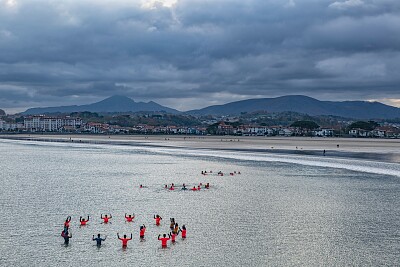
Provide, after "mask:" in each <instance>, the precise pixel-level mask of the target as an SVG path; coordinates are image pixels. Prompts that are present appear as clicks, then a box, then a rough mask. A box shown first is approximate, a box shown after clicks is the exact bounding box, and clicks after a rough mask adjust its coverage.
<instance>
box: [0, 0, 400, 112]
mask: <svg viewBox="0 0 400 267" xmlns="http://www.w3.org/2000/svg"><path fill="white" fill-rule="evenodd" d="M174 2H175V4H172V3H174ZM399 36H400V2H399V1H397V0H338V1H328V0H327V1H320V0H287V1H286V0H285V1H284V0H262V1H261V0H248V1H237V0H231V1H207V0H186V1H184V0H181V1H173V0H169V1H167V0H165V1H159V2H156V1H116V2H115V3H113V4H110V3H108V1H81V2H77V1H50V0H48V1H44V0H41V1H18V0H0V107H5V108H20V109H23V108H26V107H31V106H46V105H55V104H83V103H88V102H92V101H96V100H100V99H102V98H105V97H108V96H110V95H114V94H120V95H127V96H130V97H132V98H133V99H135V100H145V101H148V100H154V101H157V102H159V103H161V104H165V105H169V106H171V107H174V108H178V109H183V110H185V109H190V108H198V107H203V106H207V105H210V104H220V103H225V102H228V101H235V100H240V99H245V98H252V97H273V96H279V95H286V94H306V95H309V96H312V97H316V98H320V99H324V100H325V99H327V100H346V99H383V98H385V99H396V98H397V99H399V98H400V90H399V87H398V86H399V84H400V78H399V75H398V73H400V63H399V62H400V38H399Z"/></svg>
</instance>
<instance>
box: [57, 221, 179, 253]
mask: <svg viewBox="0 0 400 267" xmlns="http://www.w3.org/2000/svg"><path fill="white" fill-rule="evenodd" d="M124 217H125V220H126V221H127V222H132V221H133V219H134V218H135V214H134V213H133V214H126V213H125V216H124ZM100 218H101V219H102V220H103V223H109V222H110V221H109V220H110V219H111V218H112V215H111V214H110V215H107V214H105V215H104V216H103V214H101V215H100ZM153 218H154V220H155V225H156V226H160V225H161V220H162V217H161V216H160V215H158V214H157V215H154V216H153ZM71 219H72V218H71V216H68V217H67V219H66V220H65V222H64V229H63V231H62V232H61V237H63V238H64V244H65V245H68V244H69V240H70V239H71V238H72V234H71V233H70V232H69V229H70V224H71ZM89 220H90V218H89V215H88V217H87V219H85V218H84V217H82V216H81V217H79V223H80V226H81V227H82V226H85V225H87V223H88V222H89ZM110 223H111V222H110ZM170 230H171V231H170V232H169V233H168V234H163V235H161V234H159V235H158V238H157V239H158V240H160V241H161V247H162V248H166V247H167V242H168V241H169V240H171V242H172V243H175V242H176V237H177V236H178V235H179V234H181V237H182V239H185V238H186V226H185V225H182V228H180V227H179V225H178V223H176V222H175V218H170ZM145 232H146V226H145V225H144V224H143V225H141V226H140V228H139V238H140V239H141V240H143V239H144V237H145ZM117 238H118V239H119V240H121V242H122V247H127V246H128V241H129V240H132V238H133V235H132V233H131V235H130V237H127V235H123V237H120V235H119V233H117ZM106 239H107V236H104V238H102V237H101V235H100V234H97V237H95V236H94V235H93V237H92V241H96V245H97V246H98V247H100V246H101V243H102V242H103V241H106Z"/></svg>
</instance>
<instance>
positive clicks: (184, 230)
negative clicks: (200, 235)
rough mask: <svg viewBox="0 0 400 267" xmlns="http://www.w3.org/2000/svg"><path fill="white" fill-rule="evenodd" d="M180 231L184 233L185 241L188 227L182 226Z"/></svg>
mask: <svg viewBox="0 0 400 267" xmlns="http://www.w3.org/2000/svg"><path fill="white" fill-rule="evenodd" d="M179 231H181V232H182V238H183V239H185V238H186V226H185V225H182V229H181V228H179Z"/></svg>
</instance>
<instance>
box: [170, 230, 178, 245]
mask: <svg viewBox="0 0 400 267" xmlns="http://www.w3.org/2000/svg"><path fill="white" fill-rule="evenodd" d="M169 236H170V237H171V242H172V243H175V238H176V236H177V234H175V233H174V232H170V233H169Z"/></svg>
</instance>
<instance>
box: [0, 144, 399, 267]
mask: <svg viewBox="0 0 400 267" xmlns="http://www.w3.org/2000/svg"><path fill="white" fill-rule="evenodd" d="M202 170H212V171H214V173H215V172H217V171H220V170H221V171H223V172H225V173H229V172H233V171H240V172H241V175H234V176H230V175H225V176H223V177H220V176H216V175H207V176H203V175H201V174H200V172H201V171H202ZM0 173H1V175H0V183H1V187H0V207H1V215H2V218H1V220H0V265H1V266H55V265H59V266H76V265H80V266H379V265H388V266H395V265H397V266H398V265H399V263H400V256H399V252H400V166H399V164H390V163H383V162H362V161H357V160H351V159H345V160H343V159H330V158H318V157H307V156H293V155H292V156H289V155H267V154H255V153H244V152H241V153H239V152H237V153H234V152H230V153H228V152H221V151H193V150H185V149H166V148H143V147H124V146H111V145H90V144H81V145H80V144H61V143H45V142H27V141H11V140H0ZM200 182H203V183H206V182H209V183H210V184H211V188H210V189H209V190H201V191H200V192H191V191H181V190H175V191H169V190H164V189H163V186H164V185H165V184H170V183H175V184H179V185H180V184H182V183H186V184H187V185H188V186H193V185H197V184H198V183H200ZM139 184H143V185H145V186H147V188H142V189H140V188H139ZM101 213H103V214H105V213H108V214H109V213H111V214H112V216H113V218H112V219H111V222H112V223H110V224H107V225H105V224H101V219H100V214H101ZM125 213H135V214H136V218H135V220H134V222H133V223H126V222H125V220H124V217H123V216H124V214H125ZM154 214H160V215H161V216H162V217H163V221H162V225H161V226H160V227H156V226H155V225H154V220H153V215H154ZM68 215H71V216H72V223H71V233H72V235H73V237H72V239H71V241H70V244H69V246H65V245H64V244H63V239H62V238H61V237H60V233H61V230H62V225H63V221H64V220H65V218H66V217H67V216H68ZM87 215H90V216H91V220H90V222H89V224H88V225H87V226H86V227H83V228H80V227H79V226H78V219H79V216H87ZM170 217H174V218H175V219H176V221H177V222H178V223H179V224H180V225H182V224H185V225H186V226H187V229H188V238H187V239H186V240H182V239H181V238H178V241H177V242H176V244H173V245H170V246H169V248H168V249H161V245H160V242H159V241H158V240H157V236H158V234H162V233H167V232H168V229H169V227H168V226H169V218H170ZM141 224H145V225H146V226H147V232H146V238H145V241H144V242H141V241H140V240H139V226H140V225H141ZM117 232H119V233H120V234H121V235H122V234H130V233H133V240H131V241H130V242H129V244H128V248H127V249H125V250H123V249H122V248H121V242H120V241H119V240H118V239H117V237H116V233H117ZM97 233H101V234H104V235H107V240H106V241H105V242H104V245H103V246H102V247H101V248H97V247H96V246H95V243H94V242H93V241H91V237H92V235H94V234H97Z"/></svg>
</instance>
